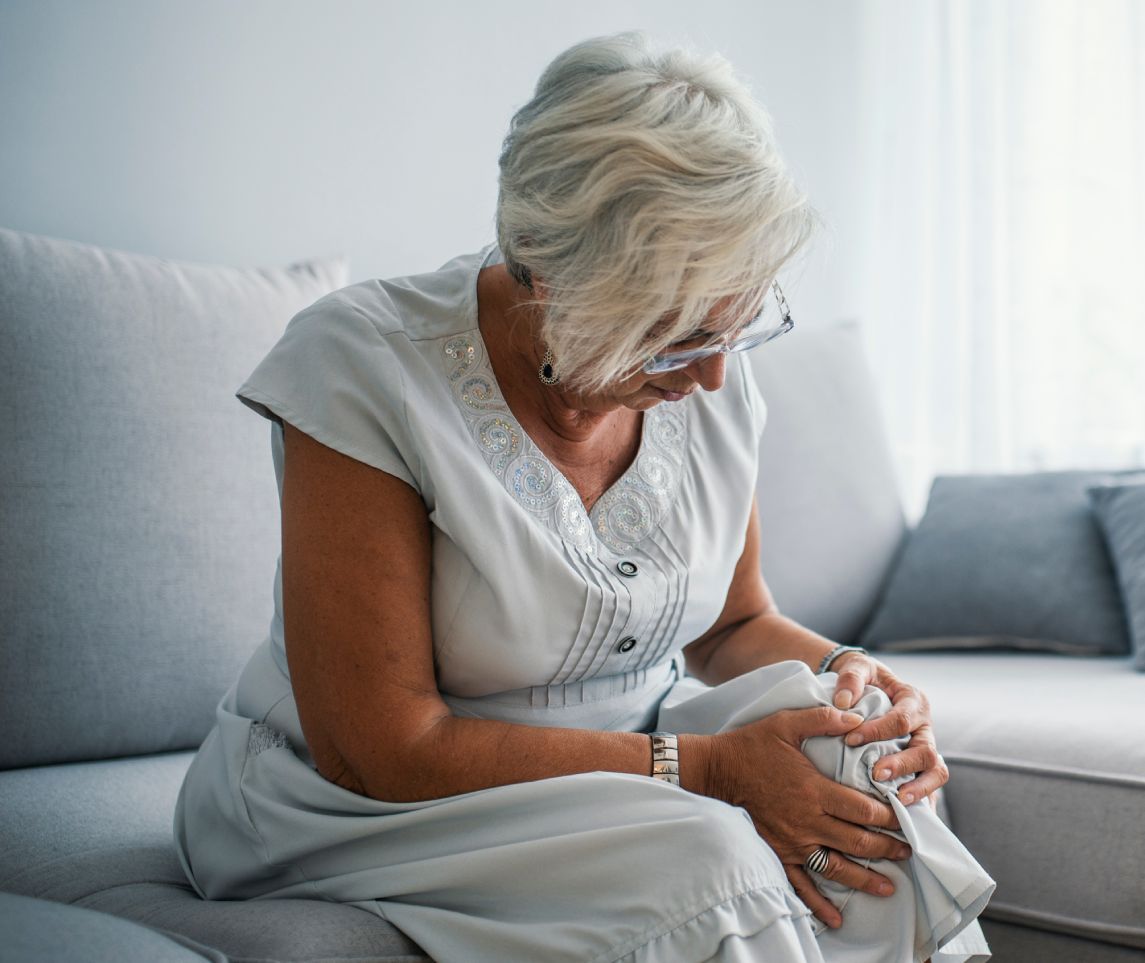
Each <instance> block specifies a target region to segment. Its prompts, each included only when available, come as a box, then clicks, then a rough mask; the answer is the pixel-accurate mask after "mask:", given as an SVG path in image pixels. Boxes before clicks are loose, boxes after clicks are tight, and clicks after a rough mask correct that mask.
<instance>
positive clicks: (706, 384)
mask: <svg viewBox="0 0 1145 963" xmlns="http://www.w3.org/2000/svg"><path fill="white" fill-rule="evenodd" d="M726 359H727V355H726V354H723V353H722V352H721V353H720V354H713V355H709V356H708V357H706V358H701V359H700V360H698V361H693V362H692V363H691V364H690V365H688V367H687V368H686V369H685V370H686V371H687V372H688V374H689V375H690V376H691V378H692V380H693V381H695V382H697V383H698V384H699V386H700V387H701V388H703V389H704V391H718V390H719V389H720V388H722V387H723V384H724V368H725V363H726Z"/></svg>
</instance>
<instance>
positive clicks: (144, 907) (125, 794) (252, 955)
mask: <svg viewBox="0 0 1145 963" xmlns="http://www.w3.org/2000/svg"><path fill="white" fill-rule="evenodd" d="M192 757H193V754H192V753H189V752H179V753H165V754H162V755H154V756H149V757H146V758H131V759H111V760H104V761H101V762H92V763H72V764H67V765H58V766H45V767H36V768H29V769H20V770H12V771H8V772H0V813H3V814H4V818H3V819H2V820H0V890H3V891H8V892H13V893H18V894H22V895H24V896H33V897H39V898H40V899H45V900H52V901H55V902H59V903H72V904H76V905H79V906H83V907H87V908H88V909H96V910H101V911H104V912H106V913H111V914H114V915H115V916H120V917H124V918H126V919H130V920H135V921H137V922H140V923H145V924H147V925H148V926H152V927H155V928H156V929H159V930H163V931H164V932H166V933H168V934H177V935H178V936H179V937H180V938H182V939H187V940H192V941H194V942H195V943H197V944H203V945H205V946H210V947H214V948H216V949H218V950H221V951H223V952H225V953H226V954H227V956H228V957H229V958H230V959H231V960H232V961H239V960H247V961H256V960H281V961H293V960H300V961H301V960H323V961H327V963H332V961H340V960H386V961H393V963H402V961H414V960H418V961H421V960H426V959H427V957H426V956H425V955H424V954H423V953H422V952H421V951H420V949H419V948H418V947H417V945H416V944H414V943H413V942H412V941H410V940H409V939H407V938H406V937H405V936H404V935H403V934H402V933H400V932H399V931H398V930H397V929H395V928H394V927H393V926H392V925H391V924H390V923H388V922H386V921H385V920H383V919H381V918H380V917H378V916H377V915H376V914H374V913H369V912H366V911H364V910H362V909H359V908H358V907H355V906H347V905H343V904H340V903H333V902H327V901H324V900H321V899H312V900H311V899H304V900H298V899H294V900H253V901H249V902H246V901H211V900H203V899H200V898H199V897H198V896H197V895H196V894H195V892H194V890H193V889H192V888H191V886H190V883H189V882H188V881H187V879H186V877H185V876H184V875H183V870H182V867H181V866H180V865H179V860H178V858H177V856H176V854H175V850H174V846H173V842H172V835H171V820H172V814H173V812H174V808H175V796H176V794H177V793H178V791H179V784H180V782H181V781H182V778H183V774H184V773H185V772H186V769H187V766H188V765H189V764H190V762H191V759H192ZM45 800H47V801H49V802H48V804H47V805H45ZM0 930H2V931H3V932H4V934H5V938H6V937H7V929H6V923H5V922H4V921H3V920H2V919H0ZM126 945H127V946H128V947H130V943H128V944H126ZM0 957H3V952H2V949H0ZM3 958H4V959H6V957H3ZM43 958H44V959H50V958H51V957H43ZM60 958H64V957H60ZM124 958H125V959H128V960H131V959H132V957H130V956H125V957H124ZM95 959H99V957H95ZM155 959H156V960H160V961H162V960H163V959H165V958H164V957H161V956H158V955H157V956H156V957H155ZM173 959H180V957H173Z"/></svg>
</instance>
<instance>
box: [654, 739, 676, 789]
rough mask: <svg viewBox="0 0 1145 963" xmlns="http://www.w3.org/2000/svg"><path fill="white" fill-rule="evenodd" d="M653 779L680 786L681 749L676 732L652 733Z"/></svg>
mask: <svg viewBox="0 0 1145 963" xmlns="http://www.w3.org/2000/svg"><path fill="white" fill-rule="evenodd" d="M649 735H650V736H651V738H652V778H653V779H660V780H663V781H664V782H670V783H671V784H672V785H673V786H678V785H680V748H679V743H678V741H677V739H676V733H674V732H652V733H649Z"/></svg>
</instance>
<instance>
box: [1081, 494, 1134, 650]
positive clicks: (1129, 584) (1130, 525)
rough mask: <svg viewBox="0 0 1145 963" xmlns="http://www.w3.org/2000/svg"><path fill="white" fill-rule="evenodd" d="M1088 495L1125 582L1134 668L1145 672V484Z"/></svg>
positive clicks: (1122, 597) (1122, 598) (1125, 600)
mask: <svg viewBox="0 0 1145 963" xmlns="http://www.w3.org/2000/svg"><path fill="white" fill-rule="evenodd" d="M1086 492H1087V494H1088V495H1089V498H1090V501H1091V502H1092V503H1093V510H1094V513H1095V514H1096V515H1097V520H1098V522H1099V523H1100V524H1101V528H1102V530H1103V531H1104V532H1105V541H1106V543H1107V544H1108V546H1109V553H1110V554H1111V555H1112V556H1113V566H1114V568H1115V569H1116V570H1117V579H1118V581H1119V582H1120V583H1121V600H1122V604H1123V605H1124V607H1125V616H1126V618H1127V620H1128V622H1129V635H1130V638H1131V639H1132V642H1133V651H1134V653H1135V656H1134V661H1133V667H1134V668H1135V669H1137V670H1138V671H1139V672H1145V484H1141V483H1138V484H1132V485H1101V486H1097V487H1094V488H1088V489H1086Z"/></svg>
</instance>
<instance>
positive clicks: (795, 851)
mask: <svg viewBox="0 0 1145 963" xmlns="http://www.w3.org/2000/svg"><path fill="white" fill-rule="evenodd" d="M863 721H864V719H863V717H862V716H859V715H857V714H855V713H852V712H843V711H841V710H839V709H834V708H831V707H830V706H819V707H815V708H810V709H785V710H783V711H780V712H775V713H773V714H771V715H769V716H767V717H765V718H763V719H760V720H758V721H756V722H752V723H749V724H747V725H745V726H741V727H740V728H738V729H733V730H730V731H728V732H722V733H719V734H718V735H716V736H714V737H713V738H712V745H711V761H710V765H709V793H710V795H712V796H714V797H715V798H717V799H722V800H723V801H724V802H727V803H729V804H731V805H733V806H741V807H743V808H744V809H745V810H747V812H748V814H749V815H750V816H751V818H752V821H753V822H754V823H755V828H756V831H757V832H758V833H759V835H760V836H761V837H763V839H764V840H765V841H766V842H767V844H768V845H769V846H771V848H772V849H773V850H774V851H775V852H776V854H777V855H778V856H779V858H780V860H781V861H782V863H783V867H784V869H785V870H786V872H787V878H788V879H789V880H790V881H791V885H792V887H793V888H794V889H795V892H796V893H797V894H798V895H799V897H800V899H802V900H803V902H804V903H806V904H807V907H808V908H809V909H810V910H811V911H812V912H813V913H814V914H815V915H816V916H817V917H818V918H819V919H821V920H822V921H823V922H824V923H826V924H827V925H828V926H831V927H838V926H841V925H842V922H843V920H842V916H841V915H840V914H839V911H838V910H837V909H836V908H835V905H834V904H833V903H832V902H831V901H830V900H829V899H827V898H826V897H825V896H824V895H823V894H822V893H820V892H819V889H818V888H817V887H816V885H815V882H814V880H812V878H811V876H810V874H809V873H808V872H807V870H806V869H805V868H804V866H803V861H804V860H805V859H806V858H807V856H808V855H809V854H810V853H811V852H812V851H813V850H815V849H816V847H819V846H824V847H826V848H827V849H828V850H829V851H830V853H829V857H830V858H829V860H828V865H827V868H826V870H825V871H824V872H823V875H824V876H826V877H827V878H828V879H831V880H833V881H835V882H838V883H841V884H842V885H844V886H848V887H851V888H853V889H861V890H863V891H864V892H868V893H873V894H874V895H876V896H889V895H890V893H892V892H893V891H894V884H893V883H891V881H890V880H889V879H887V877H885V876H883V875H881V874H879V873H876V872H874V871H873V870H869V869H866V868H864V867H863V866H860V865H859V864H858V863H856V862H853V861H852V860H851V859H848V858H847V857H848V856H854V857H856V858H858V859H870V858H874V859H880V858H886V859H905V858H907V857H908V856H909V855H910V847H909V846H907V845H906V844H905V843H903V842H901V841H899V840H898V839H895V838H894V837H893V836H890V835H887V834H886V833H879V832H874V831H873V830H871V829H867V828H865V827H867V826H876V827H881V828H886V829H900V828H901V827H900V826H899V823H898V819H897V818H896V816H895V813H894V810H893V809H892V808H891V807H890V805H889V804H888V803H885V802H883V801H881V800H879V799H876V798H874V797H873V796H869V795H867V794H866V793H863V792H860V791H859V790H857V789H853V788H851V787H849V786H844V785H842V784H841V783H837V782H835V781H834V780H833V779H829V778H827V777H826V776H824V775H823V774H822V773H820V772H819V770H818V769H816V768H815V766H814V764H813V763H812V762H811V760H810V759H808V758H807V756H805V755H804V754H803V751H802V750H801V749H800V746H801V745H802V744H803V740H804V739H807V738H810V737H812V736H840V737H841V736H843V735H845V734H846V733H848V732H850V731H851V730H852V729H854V728H855V727H856V726H858V725H860V724H862V722H863ZM884 884H885V885H887V886H890V890H888V891H886V892H881V891H880V888H879V887H880V886H881V885H884Z"/></svg>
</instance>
